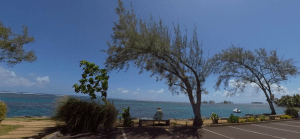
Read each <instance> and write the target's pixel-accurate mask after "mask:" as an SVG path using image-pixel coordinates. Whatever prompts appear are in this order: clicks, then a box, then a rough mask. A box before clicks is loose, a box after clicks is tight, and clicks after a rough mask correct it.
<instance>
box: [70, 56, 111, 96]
mask: <svg viewBox="0 0 300 139" xmlns="http://www.w3.org/2000/svg"><path fill="white" fill-rule="evenodd" d="M82 65H84V66H86V67H84V68H83V70H84V72H83V74H82V79H81V80H79V82H80V83H81V85H79V86H78V84H74V86H73V88H75V92H76V93H78V92H80V91H81V93H83V94H87V93H88V94H89V95H90V96H91V99H95V98H96V95H95V91H96V92H101V94H102V96H101V97H102V100H103V101H105V100H106V96H107V92H106V90H107V88H108V81H107V80H108V78H109V76H108V75H106V74H107V72H106V69H101V70H100V69H99V66H97V65H95V64H94V63H90V62H87V61H85V60H82V61H80V67H81V66H82ZM99 73H101V75H97V74H99ZM95 75H96V76H95ZM87 76H91V78H89V79H87ZM93 76H95V79H94V78H92V77H93ZM100 81H101V84H102V87H98V86H99V83H100ZM86 82H89V84H87V85H86Z"/></svg>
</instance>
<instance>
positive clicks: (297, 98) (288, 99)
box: [274, 94, 300, 107]
mask: <svg viewBox="0 0 300 139" xmlns="http://www.w3.org/2000/svg"><path fill="white" fill-rule="evenodd" d="M274 103H275V104H276V105H277V106H280V107H300V95H299V94H296V95H293V96H289V95H285V96H282V97H281V99H278V100H277V101H274Z"/></svg>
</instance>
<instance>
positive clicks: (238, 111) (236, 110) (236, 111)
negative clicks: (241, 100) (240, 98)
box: [233, 108, 241, 113]
mask: <svg viewBox="0 0 300 139" xmlns="http://www.w3.org/2000/svg"><path fill="white" fill-rule="evenodd" d="M233 112H235V113H241V110H239V109H238V108H235V109H234V110H233Z"/></svg>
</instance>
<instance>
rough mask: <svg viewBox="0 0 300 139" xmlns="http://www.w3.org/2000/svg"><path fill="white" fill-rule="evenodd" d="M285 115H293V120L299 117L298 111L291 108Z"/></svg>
mask: <svg viewBox="0 0 300 139" xmlns="http://www.w3.org/2000/svg"><path fill="white" fill-rule="evenodd" d="M284 113H285V114H286V115H291V116H292V117H293V118H296V117H298V110H296V109H294V108H291V107H288V108H287V109H286V110H285V111H284Z"/></svg>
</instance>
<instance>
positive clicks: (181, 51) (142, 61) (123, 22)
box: [102, 0, 211, 126]
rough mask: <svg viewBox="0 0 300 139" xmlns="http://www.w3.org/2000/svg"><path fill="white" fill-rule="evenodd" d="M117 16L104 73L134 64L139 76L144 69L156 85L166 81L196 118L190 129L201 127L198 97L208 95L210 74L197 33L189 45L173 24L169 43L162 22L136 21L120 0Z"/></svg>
mask: <svg viewBox="0 0 300 139" xmlns="http://www.w3.org/2000/svg"><path fill="white" fill-rule="evenodd" d="M131 8H132V6H131ZM116 13H117V14H118V15H119V21H118V23H116V22H114V25H115V26H114V27H113V31H114V34H113V35H112V39H113V43H110V42H108V46H109V49H108V50H102V51H103V52H106V53H107V54H108V57H107V58H106V62H105V65H106V68H107V70H108V71H111V70H113V69H120V70H121V69H123V67H124V65H126V66H127V70H128V68H129V62H130V61H133V62H134V64H135V65H136V66H137V67H138V68H140V69H141V70H140V72H139V73H142V72H143V70H144V69H145V70H147V71H151V72H152V74H151V77H152V76H153V75H157V76H156V81H158V79H159V78H160V81H161V80H162V79H166V80H167V81H166V83H167V84H168V86H169V90H170V91H171V92H172V94H173V95H174V93H176V94H179V91H178V89H179V88H180V90H181V92H182V93H183V94H186V95H188V97H189V100H190V103H191V105H192V108H193V112H194V115H195V119H194V123H193V125H194V126H201V125H202V124H203V123H202V118H201V111H200V106H201V93H207V91H206V90H205V88H204V87H203V84H204V82H205V79H206V77H208V75H209V74H210V73H211V70H210V64H209V62H208V61H207V60H205V59H204V58H203V56H202V54H203V51H202V45H200V44H199V43H198V40H197V33H196V29H195V30H194V35H193V37H192V39H191V41H190V42H188V41H187V35H184V36H183V37H182V35H181V33H180V29H179V25H178V24H177V27H175V26H174V24H173V26H174V33H175V38H174V39H173V40H172V41H171V33H170V32H169V29H168V27H167V26H165V25H163V23H162V20H161V19H160V20H159V23H156V22H155V21H154V20H153V18H152V17H151V18H150V21H149V22H148V23H146V21H142V20H141V19H139V20H138V19H137V18H136V16H135V14H134V12H133V10H131V12H130V11H127V10H125V8H124V7H123V3H122V2H121V1H120V0H119V7H117V8H116ZM187 48H189V53H187ZM120 70H119V71H120ZM194 98H195V100H194ZM195 101H196V102H195Z"/></svg>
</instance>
